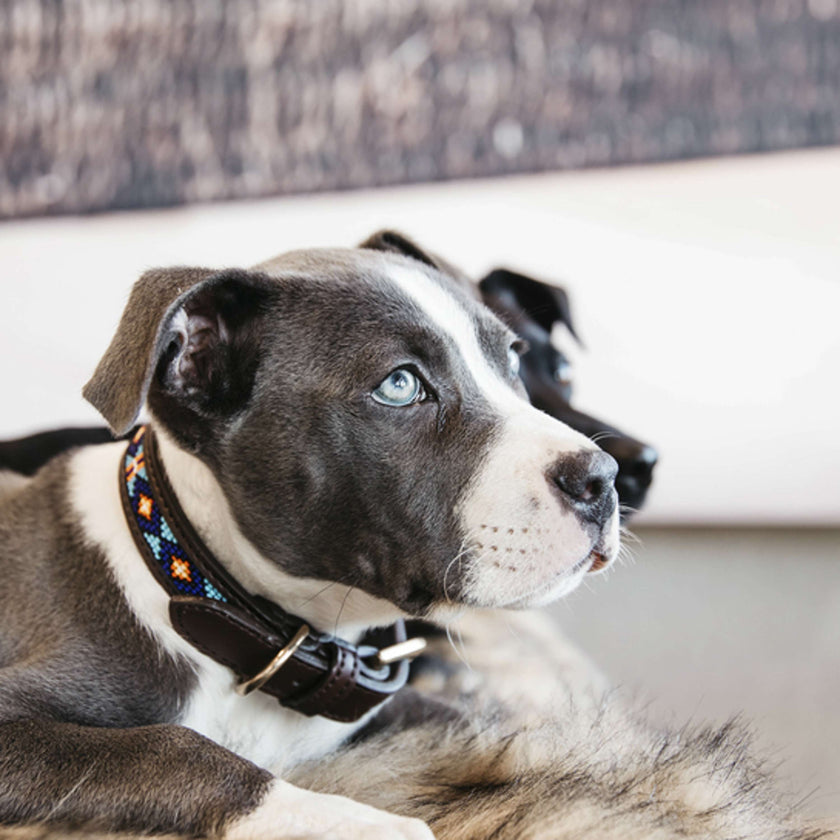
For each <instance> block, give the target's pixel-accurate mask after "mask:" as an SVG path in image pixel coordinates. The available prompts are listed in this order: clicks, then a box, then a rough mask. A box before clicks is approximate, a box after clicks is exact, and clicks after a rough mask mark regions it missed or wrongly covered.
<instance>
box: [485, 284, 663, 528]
mask: <svg viewBox="0 0 840 840" xmlns="http://www.w3.org/2000/svg"><path fill="white" fill-rule="evenodd" d="M479 291H480V293H481V297H482V300H483V301H484V303H485V304H486V305H487V306H489V307H490V308H491V309H492V310H493V311H494V312H495V313H496V314H497V315H498V316H499V317H500V318H501V319H502V320H503V321H504V322H505V323H506V324H508V325H510V327H511V328H512V329H514V330H515V331H516V332H517V334H518V335H520V336H521V337H522V338H524V339H526V340H527V342H528V350H527V352H526V353H525V354H524V355H523V357H522V370H521V377H522V381H523V383H524V384H525V389H526V390H527V392H528V397H529V398H530V400H531V403H532V404H533V405H534V406H536V407H537V408H539V409H541V410H542V411H545V412H547V413H548V414H550V415H551V416H552V417H556V418H557V419H558V420H560V421H561V422H562V423H566V424H567V425H569V426H571V427H572V428H573V429H576V430H577V431H579V432H582V433H583V434H585V435H586V436H587V437H589V438H591V439H593V440H596V441H597V442H598V445H599V446H600V447H601V448H602V449H603V450H604V451H605V452H608V453H609V454H610V455H612V456H613V458H615V459H616V461H617V462H618V476H617V477H616V480H615V486H616V490H617V491H618V497H619V501H620V502H621V504H622V506H623V510H624V511H625V512H626V513H628V514H629V513H632V512H634V511H636V510H638V509H639V508H640V507H641V506H642V505H643V504H644V501H645V496H646V495H647V491H648V488H649V487H650V484H651V481H652V480H653V468H654V467H655V466H656V462H657V459H658V456H657V453H656V450H655V449H654V448H653V447H652V446H650V444H647V443H643V442H642V441H640V440H637V439H636V438H634V437H631V436H630V435H628V434H626V433H625V432H623V431H620V430H619V429H617V428H616V427H615V426H612V425H610V424H609V423H607V422H605V421H603V420H599V419H598V418H596V417H593V416H592V415H590V414H584V413H583V412H582V411H578V410H577V409H575V408H573V407H572V404H571V399H572V369H571V365H570V364H569V360H568V358H567V357H566V356H565V355H564V354H563V352H562V351H561V350H560V349H558V348H557V347H556V346H555V345H554V344H553V343H552V340H551V331H552V328H553V327H554V325H555V324H564V325H565V326H566V327H567V328H568V330H569V332H570V333H571V335H572V336H573V337H574V338H575V339H577V340H579V339H578V336H577V332H576V330H575V326H574V323H573V322H572V313H571V308H570V306H569V299H568V296H567V295H566V292H565V291H564V290H563V289H561V288H559V287H557V286H551V285H549V284H548V283H542V282H540V281H539V280H535V279H534V278H532V277H528V276H526V275H524V274H519V273H518V272H515V271H510V270H509V269H504V268H499V269H496V270H495V271H491V272H490V274H488V275H487V276H486V277H485V278H484V279H483V280H481V282H480V283H479Z"/></svg>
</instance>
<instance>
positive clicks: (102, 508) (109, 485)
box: [71, 444, 359, 772]
mask: <svg viewBox="0 0 840 840" xmlns="http://www.w3.org/2000/svg"><path fill="white" fill-rule="evenodd" d="M124 448H125V447H124V444H114V445H113V446H110V445H103V446H97V447H89V448H86V449H82V450H80V451H79V452H78V453H77V454H76V455H75V456H74V459H73V463H72V466H71V474H72V499H73V505H74V507H75V511H76V514H77V516H78V519H79V521H80V523H81V525H82V528H83V529H84V531H85V532H86V536H87V538H88V539H89V540H91V541H93V542H94V543H95V544H96V545H98V547H99V548H100V549H101V550H102V552H103V553H104V555H105V558H106V561H107V563H108V566H109V569H110V571H111V573H112V574H113V576H114V578H115V580H116V582H117V584H118V585H119V587H120V589H121V590H122V593H123V596H124V597H125V600H126V602H127V605H128V608H129V609H130V610H131V612H132V613H133V615H134V617H135V619H136V620H137V622H138V623H139V624H140V626H141V627H142V628H143V629H144V630H145V631H147V632H148V633H149V634H150V635H151V636H152V637H153V638H154V640H155V641H156V642H157V644H158V645H159V647H160V649H161V650H162V651H163V652H164V653H165V654H167V655H169V656H171V657H173V658H175V659H180V660H182V661H186V662H188V663H189V664H190V665H191V666H192V670H193V672H194V674H195V677H196V680H195V683H194V686H193V688H192V690H191V691H190V693H189V694H188V696H187V697H186V699H185V701H184V703H183V704H182V707H181V709H180V710H179V713H178V715H177V716H176V718H175V719H174V720H172V721H165V722H170V723H178V724H181V725H183V726H187V727H189V728H190V729H194V730H195V731H196V732H199V733H201V734H202V735H205V736H206V737H208V738H211V739H212V740H213V741H215V742H216V743H218V744H220V745H222V746H223V747H226V748H227V749H230V750H231V751H232V752H235V753H236V754H237V755H240V756H242V757H243V758H246V759H248V760H250V761H253V762H254V763H255V764H258V765H259V766H261V767H265V768H266V769H269V770H271V771H273V772H279V771H280V769H281V768H283V767H289V766H292V765H294V764H296V763H299V762H301V761H304V760H307V759H311V758H316V757H318V756H320V755H323V754H324V753H326V752H329V751H330V750H332V749H334V748H335V747H337V746H338V744H340V743H341V742H342V741H343V740H344V739H346V738H347V737H348V736H349V735H350V734H351V733H352V732H353V730H354V729H355V728H357V726H358V725H359V724H344V723H338V722H335V721H331V720H326V719H324V718H308V717H305V716H304V715H301V714H300V713H298V712H294V711H291V710H289V709H285V708H284V707H282V706H281V705H280V704H279V703H278V702H277V700H276V699H274V698H273V697H269V696H268V695H265V694H261V693H260V692H256V693H254V694H251V695H249V696H248V697H241V696H239V695H238V694H237V693H236V692H235V690H234V686H235V676H234V674H233V672H232V671H230V670H229V669H228V668H226V667H224V666H223V665H220V664H219V663H217V662H215V661H213V660H212V659H210V658H209V657H207V656H205V655H203V654H202V653H200V652H199V651H198V650H197V649H196V648H194V647H193V646H192V645H190V644H189V643H188V642H187V641H186V640H185V639H183V638H182V637H181V636H180V635H179V634H178V633H177V632H176V631H175V630H174V629H173V627H172V625H171V622H170V620H169V614H168V606H169V597H168V595H167V594H166V592H165V591H164V590H163V589H162V587H161V586H160V585H159V584H158V583H157V581H156V580H155V579H154V577H153V576H152V574H151V572H150V571H149V569H148V568H147V566H146V565H145V563H144V562H143V560H142V559H141V557H140V556H139V554H138V553H137V550H136V548H135V545H134V541H133V538H132V536H131V533H130V531H129V529H128V526H127V523H126V522H125V518H124V515H123V511H122V506H121V502H120V498H119V491H118V484H117V481H116V476H117V463H118V461H119V459H120V458H121V456H122V453H123V450H124ZM150 667H154V666H153V665H152V664H151V663H150ZM162 722H164V721H162Z"/></svg>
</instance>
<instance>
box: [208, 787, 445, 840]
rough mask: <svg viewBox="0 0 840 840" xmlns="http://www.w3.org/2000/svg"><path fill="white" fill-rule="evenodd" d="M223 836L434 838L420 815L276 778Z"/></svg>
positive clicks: (243, 839) (233, 839)
mask: <svg viewBox="0 0 840 840" xmlns="http://www.w3.org/2000/svg"><path fill="white" fill-rule="evenodd" d="M224 837H225V840H316V838H322V840H326V838H329V840H434V835H433V834H432V832H431V829H430V828H429V827H428V826H427V825H426V824H425V823H423V822H421V821H420V820H414V819H408V818H406V817H398V816H396V815H395V814H389V813H388V812H387V811H380V810H379V809H378V808H372V807H371V806H369V805H363V804H362V803H360V802H354V801H353V800H352V799H347V798H346V797H344V796H331V795H329V794H325V793H312V792H311V791H308V790H303V789H302V788H298V787H295V786H294V785H291V784H289V783H288V782H284V781H281V780H280V779H276V780H275V781H274V782H273V783H272V786H271V788H269V791H268V793H267V794H266V796H265V798H264V799H263V801H262V803H261V804H260V805H259V806H258V807H257V808H256V810H254V811H252V812H251V813H250V814H248V815H246V816H244V817H240V818H239V819H237V820H236V821H234V822H232V823H231V824H230V825H229V826H228V828H227V830H226V831H225V833H224Z"/></svg>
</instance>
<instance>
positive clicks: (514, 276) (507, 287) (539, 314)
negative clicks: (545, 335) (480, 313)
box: [478, 268, 580, 341]
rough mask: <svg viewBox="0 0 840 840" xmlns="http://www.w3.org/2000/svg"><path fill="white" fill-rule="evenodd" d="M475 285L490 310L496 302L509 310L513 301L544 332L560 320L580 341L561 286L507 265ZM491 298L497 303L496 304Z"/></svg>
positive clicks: (567, 300) (495, 270)
mask: <svg viewBox="0 0 840 840" xmlns="http://www.w3.org/2000/svg"><path fill="white" fill-rule="evenodd" d="M478 288H479V291H480V292H481V296H482V298H484V300H485V302H486V303H487V304H488V305H489V306H490V308H491V309H497V308H499V306H498V304H507V305H506V306H504V308H505V309H510V308H511V304H512V305H513V306H514V307H518V308H519V309H521V310H523V311H524V312H525V313H526V314H527V315H529V316H530V317H531V319H532V320H534V321H536V322H537V323H538V324H539V325H540V326H541V327H542V328H543V329H544V330H546V332H549V333H550V332H551V328H552V327H553V326H554V325H555V324H556V323H558V322H559V323H561V324H565V325H566V327H568V329H569V332H570V333H571V334H572V335H573V336H574V337H575V338H576V339H577V340H578V341H580V338H579V336H578V334H577V332H576V331H575V325H574V323H573V321H572V310H571V307H570V305H569V297H568V295H567V294H566V292H565V290H564V289H561V288H559V287H558V286H551V285H549V284H548V283H543V282H541V281H540V280H535V279H534V278H533V277H528V276H527V275H525V274H519V273H518V272H516V271H511V270H510V269H507V268H497V269H494V270H493V271H491V272H490V273H489V274H488V275H487V276H486V277H484V278H483V279H482V280H480V281H479V284H478ZM494 301H496V302H497V305H495V306H494V305H493V304H494Z"/></svg>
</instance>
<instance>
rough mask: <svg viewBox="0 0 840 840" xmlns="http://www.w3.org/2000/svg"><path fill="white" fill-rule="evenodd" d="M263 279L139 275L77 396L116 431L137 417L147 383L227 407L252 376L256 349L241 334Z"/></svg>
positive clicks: (195, 271)
mask: <svg viewBox="0 0 840 840" xmlns="http://www.w3.org/2000/svg"><path fill="white" fill-rule="evenodd" d="M266 283H267V278H265V277H263V276H262V275H258V274H252V273H249V272H243V271H222V272H218V271H214V270H212V269H208V268H170V269H155V270H153V271H148V272H146V273H145V274H144V275H143V276H142V277H141V278H140V279H139V280H138V281H137V282H136V283H135V284H134V287H133V288H132V290H131V295H130V296H129V299H128V303H127V304H126V307H125V311H124V312H123V315H122V318H121V320H120V324H119V326H118V328H117V332H116V334H115V335H114V338H113V339H112V341H111V344H110V346H109V347H108V350H107V351H106V353H105V355H104V356H103V357H102V360H101V361H100V362H99V365H98V366H97V368H96V370H95V372H94V374H93V376H92V377H91V379H90V381H89V382H88V383H87V385H85V387H84V390H83V392H82V393H83V394H84V397H85V398H86V399H87V400H88V401H89V402H90V403H91V404H92V405H93V406H94V407H95V408H96V409H98V411H99V412H100V413H101V414H102V416H103V417H104V418H105V419H106V420H107V421H108V424H109V425H110V427H111V429H112V430H113V431H114V433H115V434H118V435H119V434H123V433H124V432H126V431H127V430H128V429H129V428H130V427H131V426H132V424H133V423H134V421H135V420H136V419H137V415H138V414H139V413H140V410H141V408H142V407H143V403H144V402H145V400H146V397H147V395H148V394H149V389H150V387H152V384H153V382H155V381H156V382H158V383H159V384H160V386H161V389H162V390H163V391H165V392H166V393H168V394H169V395H171V396H173V397H175V398H176V399H178V400H179V401H180V402H182V403H185V404H187V405H188V406H189V407H191V408H193V409H195V410H199V411H210V410H221V411H224V410H230V409H231V408H233V406H234V403H236V402H238V401H239V400H241V398H242V396H243V394H242V391H243V389H249V388H250V384H251V382H252V380H253V370H254V369H255V367H256V358H255V352H256V351H255V350H254V349H253V347H252V346H249V342H248V341H247V337H246V336H245V335H244V334H245V333H246V332H247V326H248V325H249V324H250V323H251V322H252V320H253V318H254V316H255V314H256V313H257V312H258V310H259V307H260V302H261V300H262V299H263V298H264V296H265V295H266V293H267V287H266ZM248 368H251V370H250V373H251V376H250V380H249V377H248V376H247V373H248V370H247V369H248ZM242 373H244V374H246V375H245V376H242V375H240V374H242Z"/></svg>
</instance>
